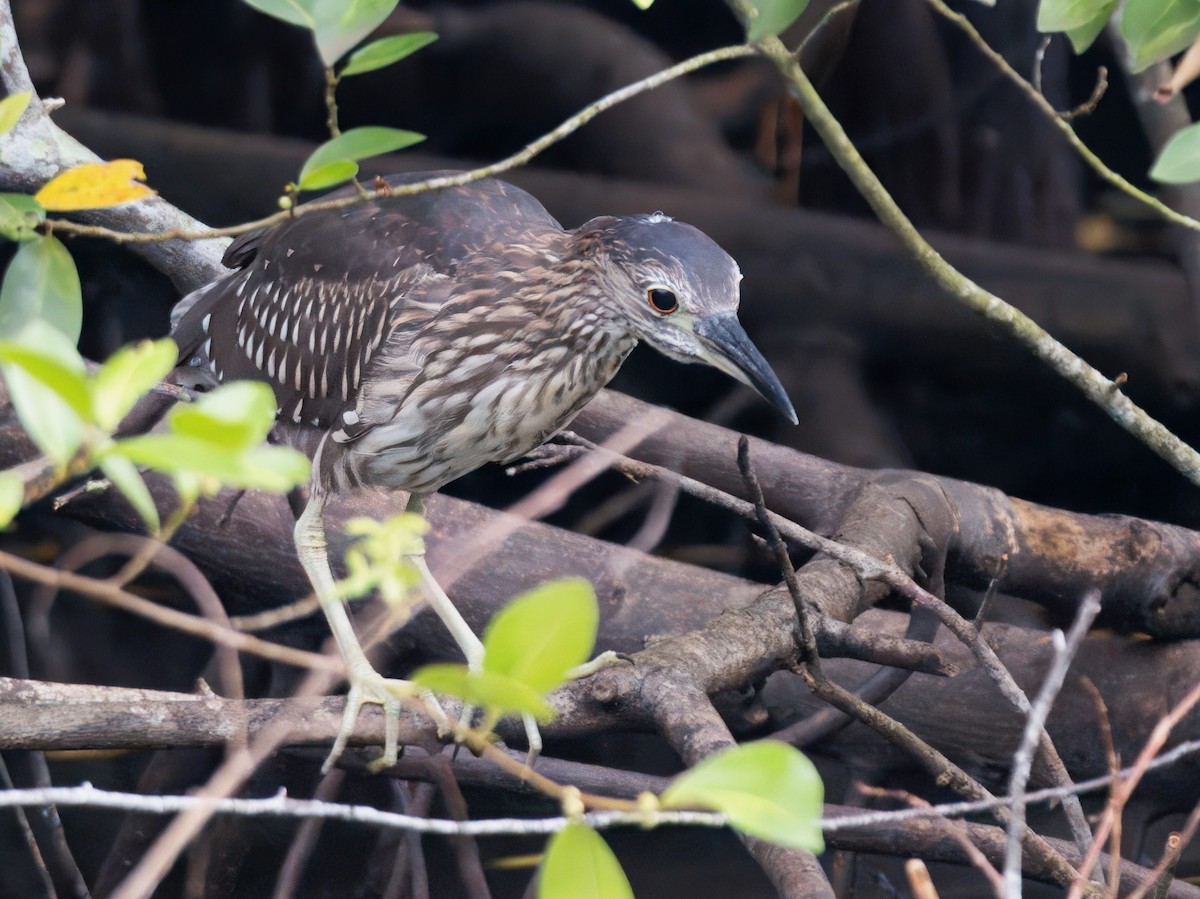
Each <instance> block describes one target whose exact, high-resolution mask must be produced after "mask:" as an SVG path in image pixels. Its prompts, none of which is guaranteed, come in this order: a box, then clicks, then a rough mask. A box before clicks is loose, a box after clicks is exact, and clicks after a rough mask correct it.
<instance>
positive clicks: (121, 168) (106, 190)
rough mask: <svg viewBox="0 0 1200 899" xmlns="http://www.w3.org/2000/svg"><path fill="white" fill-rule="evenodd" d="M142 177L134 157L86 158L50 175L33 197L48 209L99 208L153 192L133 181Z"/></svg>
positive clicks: (142, 196) (62, 210) (129, 200)
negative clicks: (52, 175)
mask: <svg viewBox="0 0 1200 899" xmlns="http://www.w3.org/2000/svg"><path fill="white" fill-rule="evenodd" d="M145 179H146V172H145V169H143V168H142V164H141V163H140V162H138V161H137V160H135V159H114V160H113V161H112V162H88V163H85V164H84V165H78V166H76V167H75V168H73V169H68V170H67V171H65V172H63V173H62V174H61V175H59V176H58V177H56V178H52V179H51V180H50V181H48V182H47V183H46V184H45V185H43V187H42V189H41V190H39V191H38V192H37V193H36V194H35V195H34V199H35V200H37V201H38V202H39V203H41V204H42V205H43V206H44V207H45V208H46V209H48V210H50V211H51V212H74V211H75V210H77V209H103V208H105V207H107V206H119V205H120V204H122V203H132V202H133V201H134V200H140V199H142V198H144V197H152V196H154V191H153V190H151V189H150V188H149V187H147V186H146V185H145V184H138V183H137V182H138V181H144V180H145Z"/></svg>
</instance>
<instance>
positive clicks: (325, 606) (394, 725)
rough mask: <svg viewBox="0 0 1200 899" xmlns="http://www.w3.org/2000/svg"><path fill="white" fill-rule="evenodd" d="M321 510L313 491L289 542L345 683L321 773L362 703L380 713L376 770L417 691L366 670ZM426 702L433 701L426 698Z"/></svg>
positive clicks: (342, 744)
mask: <svg viewBox="0 0 1200 899" xmlns="http://www.w3.org/2000/svg"><path fill="white" fill-rule="evenodd" d="M324 507H325V497H324V495H323V494H322V493H320V492H319V491H316V490H314V491H313V494H312V497H311V498H310V499H309V501H308V505H306V506H305V507H304V512H303V513H302V514H301V515H300V517H299V518H298V519H296V530H295V542H296V554H297V556H299V558H300V564H301V565H303V566H304V571H305V573H306V574H307V575H308V579H309V581H311V582H312V586H313V590H314V591H316V594H317V599H318V600H320V603H321V609H322V611H324V612H325V619H326V620H327V621H328V622H329V629H330V631H332V632H333V638H334V640H335V641H336V643H337V647H338V652H340V653H341V656H342V661H343V662H345V664H346V679H347V681H348V682H349V684H350V689H349V692H348V693H347V695H346V710H345V712H344V714H343V716H342V727H341V730H340V731H339V732H338V735H337V739H336V740H335V741H334V744H333V748H332V749H331V750H330V752H329V756H328V758H326V759H325V764H324V765H322V766H321V770H322V771H328V770H329V768H331V767H332V766H333V763H334V762H336V761H337V760H338V757H339V756H340V755H341V754H342V752H343V751H344V750H345V748H346V742H347V740H348V739H349V738H350V734H351V733H352V732H353V731H354V723H355V721H357V720H358V713H359V710H360V709H361V708H362V706H363V704H364V703H368V702H377V703H379V704H380V705H382V706H383V712H384V745H383V756H382V758H381V759H380V763H381V764H382V765H392V764H395V762H396V759H397V758H398V757H399V754H400V699H399V697H400V696H403V695H418V694H420V693H423V692H424V691H421V690H419V689H418V688H417V687H415V686H414V685H413V684H412V683H410V682H408V681H402V680H395V679H391V678H385V677H383V675H381V674H380V673H379V672H378V671H376V670H375V668H374V667H373V666H372V665H371V662H370V661H369V660H368V659H367V655H366V653H365V652H363V648H362V644H361V643H360V642H359V640H358V635H357V634H355V633H354V625H353V624H352V623H351V621H350V616H349V614H348V613H347V612H346V606H345V603H343V602H342V600H341V598H340V597H339V596H338V595H337V585H336V582H335V581H334V579H333V572H332V571H331V570H330V568H329V551H328V547H327V545H326V542H325V524H324V521H323V520H322V512H323V510H324ZM429 700H433V698H432V696H430V697H429ZM426 704H427V706H428V708H429V711H430V714H431V715H432V717H433V718H434V721H435V722H436V723H437V725H438V728H439V729H442V730H444V729H446V728H447V727H448V724H449V722H448V721H447V720H446V715H445V713H444V712H442V709H441V706H439V705H438V704H437V702H436V700H433V701H427V703H426Z"/></svg>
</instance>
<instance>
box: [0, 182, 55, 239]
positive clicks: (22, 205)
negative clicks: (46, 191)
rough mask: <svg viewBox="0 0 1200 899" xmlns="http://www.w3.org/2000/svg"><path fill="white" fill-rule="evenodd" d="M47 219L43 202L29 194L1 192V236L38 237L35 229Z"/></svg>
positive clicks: (11, 237) (6, 237) (16, 237)
mask: <svg viewBox="0 0 1200 899" xmlns="http://www.w3.org/2000/svg"><path fill="white" fill-rule="evenodd" d="M45 220H46V210H45V209H44V208H42V204H41V203H39V202H38V201H37V200H35V199H34V198H33V197H31V196H29V195H28V194H12V193H0V237H3V238H5V239H7V240H30V239H32V238H35V237H37V231H36V230H34V229H36V228H37V226H38V225H40V224H41V223H42V222H44V221H45Z"/></svg>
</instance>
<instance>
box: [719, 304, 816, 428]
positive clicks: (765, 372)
mask: <svg viewBox="0 0 1200 899" xmlns="http://www.w3.org/2000/svg"><path fill="white" fill-rule="evenodd" d="M696 334H697V335H699V336H700V337H701V338H703V339H704V341H705V342H706V343H707V344H708V345H709V347H711V348H712V349H713V350H714V351H715V354H716V355H717V356H719V357H720V359H721V361H723V362H725V363H726V364H725V365H721V364H719V363H718V365H717V367H718V368H721V369H723V370H724V371H726V372H727V373H728V374H730V375H732V376H733V377H735V378H737V379H738V380H739V381H742V382H743V383H745V384H747V385H748V386H750V387H753V388H754V390H755V391H757V392H758V395H759V396H761V397H762V398H763V399H764V400H766V401H767V402H768V403H770V404H771V405H772V406H774V407H775V408H776V409H778V410H779V411H780V412H782V413H783V414H784V415H786V416H787V418H788V419H789V420H790V421H791V422H792V424H797V423H798V421H799V420H798V419H797V418H796V410H795V409H793V408H792V401H791V400H789V399H788V396H787V393H786V392H785V391H784V389H783V385H782V384H780V383H779V378H777V377H776V376H775V372H773V371H772V370H771V366H770V365H768V364H767V360H766V359H764V358H763V354H762V353H760V352H759V351H758V347H756V346H755V345H754V344H753V343H752V342H751V340H750V336H749V335H748V334H747V333H746V330H745V328H743V327H742V324H741V322H739V321H738V320H737V316H734V315H713V316H709V317H707V318H704V319H701V320H700V321H698V322H696Z"/></svg>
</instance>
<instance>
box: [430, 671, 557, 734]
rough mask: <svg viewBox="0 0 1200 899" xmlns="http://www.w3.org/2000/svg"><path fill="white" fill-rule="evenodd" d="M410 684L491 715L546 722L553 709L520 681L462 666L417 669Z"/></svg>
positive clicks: (550, 716)
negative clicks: (412, 683) (529, 717)
mask: <svg viewBox="0 0 1200 899" xmlns="http://www.w3.org/2000/svg"><path fill="white" fill-rule="evenodd" d="M412 679H413V682H414V683H417V684H420V685H421V686H422V687H425V688H427V689H429V690H433V691H434V692H435V693H443V694H445V695H446V696H457V697H458V698H459V699H462V700H464V701H466V702H468V703H470V704H471V705H475V706H482V707H483V708H486V709H490V710H492V711H494V712H498V713H501V714H504V713H521V714H527V715H533V716H534V717H535V718H537V719H538V720H539V721H549V720H550V719H551V718H552V717H553V716H554V710H553V709H552V708H551V707H550V706H549V704H548V703H547V702H546V700H544V699H543V698H542V696H541V694H540V693H538V692H537V691H536V690H534V689H533V688H531V687H530V686H529V685H528V684H523V683H521V682H520V681H519V680H514V679H513V678H511V677H505V676H504V675H503V674H495V673H493V672H490V671H468V670H467V667H466V666H465V665H454V664H451V663H439V664H436V665H425V666H423V667H421V668H418V669H417V670H416V671H415V672H414V673H413V676H412Z"/></svg>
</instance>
